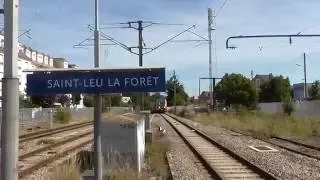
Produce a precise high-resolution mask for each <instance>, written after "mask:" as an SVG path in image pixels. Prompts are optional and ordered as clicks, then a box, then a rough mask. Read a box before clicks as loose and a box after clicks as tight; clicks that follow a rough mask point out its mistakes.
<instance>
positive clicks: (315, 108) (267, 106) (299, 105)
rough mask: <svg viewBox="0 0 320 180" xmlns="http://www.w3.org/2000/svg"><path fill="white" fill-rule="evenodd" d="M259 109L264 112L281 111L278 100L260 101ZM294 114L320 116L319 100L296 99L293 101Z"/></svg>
mask: <svg viewBox="0 0 320 180" xmlns="http://www.w3.org/2000/svg"><path fill="white" fill-rule="evenodd" d="M259 107H260V111H262V112H266V113H281V112H283V110H282V104H281V103H280V102H275V103H260V104H259ZM294 114H295V115H299V116H313V117H317V116H320V100H316V101H296V102H295V111H294Z"/></svg>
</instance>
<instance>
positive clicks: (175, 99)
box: [173, 70, 177, 114]
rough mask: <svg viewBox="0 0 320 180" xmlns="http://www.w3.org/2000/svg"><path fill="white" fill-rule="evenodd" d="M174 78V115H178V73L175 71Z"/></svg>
mask: <svg viewBox="0 0 320 180" xmlns="http://www.w3.org/2000/svg"><path fill="white" fill-rule="evenodd" d="M173 77H174V83H173V98H174V100H173V103H174V113H175V114H177V87H176V83H177V78H176V71H175V70H173Z"/></svg>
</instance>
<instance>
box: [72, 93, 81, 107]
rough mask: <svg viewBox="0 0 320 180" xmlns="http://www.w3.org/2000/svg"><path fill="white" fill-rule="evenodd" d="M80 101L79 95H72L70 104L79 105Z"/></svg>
mask: <svg viewBox="0 0 320 180" xmlns="http://www.w3.org/2000/svg"><path fill="white" fill-rule="evenodd" d="M80 101H81V95H80V94H72V104H73V105H79V104H80Z"/></svg>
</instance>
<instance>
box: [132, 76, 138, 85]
mask: <svg viewBox="0 0 320 180" xmlns="http://www.w3.org/2000/svg"><path fill="white" fill-rule="evenodd" d="M138 84H139V81H138V79H137V78H131V86H137V85H138Z"/></svg>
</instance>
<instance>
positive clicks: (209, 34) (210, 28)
mask: <svg viewBox="0 0 320 180" xmlns="http://www.w3.org/2000/svg"><path fill="white" fill-rule="evenodd" d="M211 30H212V9H211V8H208V39H209V78H212V39H211ZM209 97H210V106H211V107H213V101H214V100H213V83H212V81H211V80H210V81H209Z"/></svg>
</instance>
